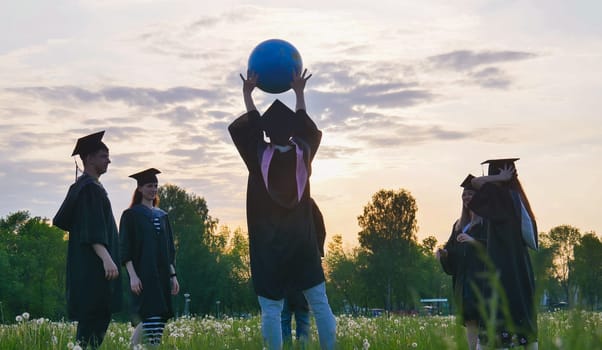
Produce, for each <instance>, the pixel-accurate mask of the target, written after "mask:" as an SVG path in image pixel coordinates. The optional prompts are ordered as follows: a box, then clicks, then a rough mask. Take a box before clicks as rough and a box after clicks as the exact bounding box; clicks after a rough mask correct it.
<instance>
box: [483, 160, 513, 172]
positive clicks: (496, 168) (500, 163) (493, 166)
mask: <svg viewBox="0 0 602 350" xmlns="http://www.w3.org/2000/svg"><path fill="white" fill-rule="evenodd" d="M519 159H520V158H504V159H488V160H486V161H484V162H482V163H481V165H483V164H489V170H488V171H487V175H497V174H499V173H500V169H502V168H504V167H506V166H511V167H515V165H514V162H516V161H517V160H519Z"/></svg>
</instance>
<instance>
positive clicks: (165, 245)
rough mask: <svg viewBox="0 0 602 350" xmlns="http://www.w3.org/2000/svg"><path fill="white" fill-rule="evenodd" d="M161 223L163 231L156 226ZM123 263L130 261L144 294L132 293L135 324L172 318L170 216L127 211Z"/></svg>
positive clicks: (122, 239) (122, 226) (123, 217)
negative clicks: (157, 220)
mask: <svg viewBox="0 0 602 350" xmlns="http://www.w3.org/2000/svg"><path fill="white" fill-rule="evenodd" d="M154 218H158V219H159V223H160V229H159V230H157V229H156V228H155V225H154V224H153V220H154ZM119 235H120V242H121V261H122V263H123V264H124V265H125V263H126V262H128V261H131V262H132V264H133V265H134V269H135V270H136V274H138V277H139V278H140V281H141V282H142V293H140V295H135V294H134V293H132V292H131V290H130V313H131V318H132V323H133V324H134V325H137V324H138V323H139V322H140V321H142V320H144V319H145V318H147V317H151V316H162V317H164V318H165V319H168V318H170V317H173V306H172V300H171V278H170V265H172V264H173V265H174V266H175V247H174V240H173V233H172V230H171V226H170V225H169V219H168V216H167V213H166V212H164V211H163V210H161V209H158V208H153V209H151V208H148V207H146V206H144V205H142V204H137V205H134V206H133V207H132V208H130V209H126V210H125V211H124V212H123V214H122V215H121V221H120V223H119Z"/></svg>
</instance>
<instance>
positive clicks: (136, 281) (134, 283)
mask: <svg viewBox="0 0 602 350" xmlns="http://www.w3.org/2000/svg"><path fill="white" fill-rule="evenodd" d="M130 289H131V290H132V293H134V294H136V295H140V293H142V281H141V280H140V278H138V276H130Z"/></svg>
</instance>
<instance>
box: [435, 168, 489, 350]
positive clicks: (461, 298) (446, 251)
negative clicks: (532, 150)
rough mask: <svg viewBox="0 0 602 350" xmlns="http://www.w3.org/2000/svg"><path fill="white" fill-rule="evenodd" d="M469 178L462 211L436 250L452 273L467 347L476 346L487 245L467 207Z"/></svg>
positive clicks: (480, 226)
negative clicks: (448, 235)
mask: <svg viewBox="0 0 602 350" xmlns="http://www.w3.org/2000/svg"><path fill="white" fill-rule="evenodd" d="M473 177H474V176H472V175H468V177H467V178H466V179H465V180H464V181H463V182H462V184H461V186H462V187H463V191H462V214H461V215H460V218H459V219H458V220H457V221H456V222H455V223H454V225H453V227H452V233H451V235H450V237H449V240H448V241H447V243H446V244H445V247H444V248H443V249H441V250H439V251H437V257H438V258H439V260H440V262H441V266H442V267H443V270H444V271H445V272H446V273H447V274H448V275H451V276H452V283H453V288H454V300H455V301H456V303H457V305H458V310H459V312H460V316H461V317H462V322H463V323H464V326H465V327H466V338H467V340H468V348H469V349H470V350H475V349H477V343H478V332H479V325H480V324H481V323H482V322H481V315H480V312H479V300H482V298H483V297H484V294H485V287H486V281H485V279H484V278H483V272H484V271H485V264H484V262H483V254H486V252H485V248H486V245H487V237H486V232H485V227H484V226H483V219H482V218H481V217H479V216H478V215H476V214H475V213H474V212H473V211H471V210H470V209H469V208H468V206H467V204H468V202H469V201H470V200H471V199H472V196H473V195H474V193H475V189H474V188H473V187H472V184H471V182H470V181H471V179H472V178H473Z"/></svg>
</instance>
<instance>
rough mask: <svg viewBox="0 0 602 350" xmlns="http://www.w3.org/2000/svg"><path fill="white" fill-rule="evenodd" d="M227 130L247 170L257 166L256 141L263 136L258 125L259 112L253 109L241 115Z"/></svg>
mask: <svg viewBox="0 0 602 350" xmlns="http://www.w3.org/2000/svg"><path fill="white" fill-rule="evenodd" d="M228 131H229V132H230V136H231V137H232V141H234V145H235V146H236V149H237V150H238V153H239V154H240V156H241V157H242V159H243V161H244V162H245V164H246V166H247V168H248V169H249V171H251V170H253V169H254V168H255V167H259V165H258V162H257V143H258V142H259V140H260V138H262V137H263V133H262V131H261V128H260V127H259V112H258V111H256V110H254V111H250V112H248V113H245V114H243V115H241V116H240V117H238V118H237V119H236V120H235V121H233V122H232V124H230V126H228Z"/></svg>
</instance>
